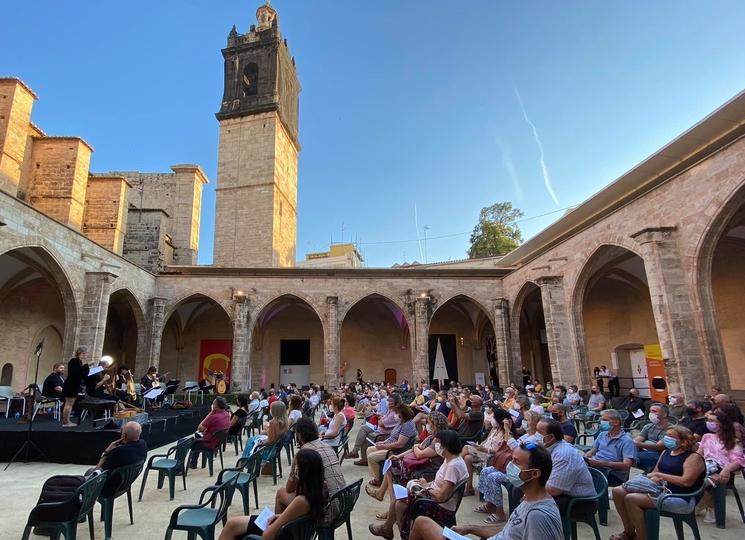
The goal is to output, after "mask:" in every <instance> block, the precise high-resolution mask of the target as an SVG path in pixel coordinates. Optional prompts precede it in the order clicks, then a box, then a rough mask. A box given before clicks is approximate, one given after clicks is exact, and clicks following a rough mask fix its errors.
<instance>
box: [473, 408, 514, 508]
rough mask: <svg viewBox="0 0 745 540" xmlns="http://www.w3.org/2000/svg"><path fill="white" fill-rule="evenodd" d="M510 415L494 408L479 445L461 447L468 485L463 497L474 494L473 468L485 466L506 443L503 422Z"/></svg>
mask: <svg viewBox="0 0 745 540" xmlns="http://www.w3.org/2000/svg"><path fill="white" fill-rule="evenodd" d="M509 418H510V415H509V413H508V412H506V411H504V410H502V409H500V408H498V407H497V408H496V409H494V413H493V421H494V424H493V425H492V428H491V430H490V431H489V434H488V435H487V436H486V439H484V441H483V442H480V443H476V442H473V443H468V444H466V445H464V446H463V451H462V452H461V457H462V458H463V461H465V462H466V467H468V484H467V485H466V491H465V495H466V496H470V495H473V494H474V489H473V466H474V464H476V465H486V464H488V463H489V462H490V461H491V460H492V457H493V455H494V454H495V453H496V451H497V450H498V449H499V448H501V447H502V445H503V444H505V443H506V442H507V438H508V437H507V436H506V434H505V432H504V421H505V420H509Z"/></svg>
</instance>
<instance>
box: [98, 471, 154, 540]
mask: <svg viewBox="0 0 745 540" xmlns="http://www.w3.org/2000/svg"><path fill="white" fill-rule="evenodd" d="M144 465H145V462H144V461H140V462H139V463H133V464H132V465H127V466H125V467H119V468H118V469H114V470H113V471H109V483H111V484H112V485H113V488H112V490H111V491H112V493H111V494H110V495H107V496H104V495H100V496H99V497H98V502H99V503H101V520H102V521H103V522H104V531H105V537H106V538H111V529H112V525H113V521H114V500H116V499H117V498H118V497H121V496H122V495H124V494H125V493H126V494H127V506H129V524H130V525H134V523H135V521H134V516H133V515H132V484H133V483H134V481H135V480H137V477H138V476H140V473H141V472H142V467H143V466H144ZM107 491H108V490H107Z"/></svg>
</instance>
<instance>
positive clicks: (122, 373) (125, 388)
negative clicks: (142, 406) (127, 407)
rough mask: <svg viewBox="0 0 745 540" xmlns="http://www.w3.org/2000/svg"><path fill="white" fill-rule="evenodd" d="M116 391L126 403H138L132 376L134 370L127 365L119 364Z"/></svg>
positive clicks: (115, 384)
mask: <svg viewBox="0 0 745 540" xmlns="http://www.w3.org/2000/svg"><path fill="white" fill-rule="evenodd" d="M114 393H115V394H116V397H117V398H118V399H119V400H121V401H124V402H125V403H129V404H131V405H134V404H136V403H137V393H136V392H135V385H134V378H133V377H132V372H131V371H130V370H129V368H128V367H127V366H119V367H118V368H117V370H116V378H115V379H114Z"/></svg>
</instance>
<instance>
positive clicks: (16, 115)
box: [0, 78, 36, 196]
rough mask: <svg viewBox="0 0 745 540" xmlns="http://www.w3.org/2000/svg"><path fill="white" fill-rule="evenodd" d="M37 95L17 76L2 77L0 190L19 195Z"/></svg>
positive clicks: (0, 95) (0, 87) (0, 83)
mask: <svg viewBox="0 0 745 540" xmlns="http://www.w3.org/2000/svg"><path fill="white" fill-rule="evenodd" d="M34 100H36V94H34V92H33V91H32V90H31V89H30V88H29V87H28V86H26V85H25V84H23V82H21V81H20V80H18V79H9V78H0V190H3V191H5V192H7V193H10V194H11V195H13V196H15V195H17V194H18V186H19V184H20V183H21V176H22V169H23V161H24V158H25V156H26V152H27V150H28V147H27V140H28V131H29V123H30V122H31V109H32V107H33V105H34Z"/></svg>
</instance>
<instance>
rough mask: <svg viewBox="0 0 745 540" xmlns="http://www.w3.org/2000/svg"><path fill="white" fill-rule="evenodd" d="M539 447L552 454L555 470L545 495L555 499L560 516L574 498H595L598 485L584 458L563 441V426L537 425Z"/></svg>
mask: <svg viewBox="0 0 745 540" xmlns="http://www.w3.org/2000/svg"><path fill="white" fill-rule="evenodd" d="M535 438H536V443H538V444H539V445H541V446H543V447H544V448H546V449H547V450H548V451H549V453H550V454H551V461H552V462H553V470H552V471H551V476H550V477H549V478H548V482H547V483H546V491H547V492H548V493H549V495H551V496H552V497H553V498H554V501H556V504H557V506H558V507H559V510H560V511H561V513H563V512H564V509H566V507H567V505H568V504H569V500H570V498H571V497H592V496H593V495H595V485H594V484H593V481H592V475H591V474H590V469H588V468H587V464H586V463H585V461H584V459H583V458H582V454H581V453H580V452H577V449H576V448H575V447H574V446H572V445H571V444H570V443H568V442H566V441H565V440H564V432H563V430H562V427H561V424H560V423H559V422H557V421H556V420H553V419H552V420H547V419H543V420H541V421H540V422H538V431H537V432H536V434H535Z"/></svg>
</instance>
